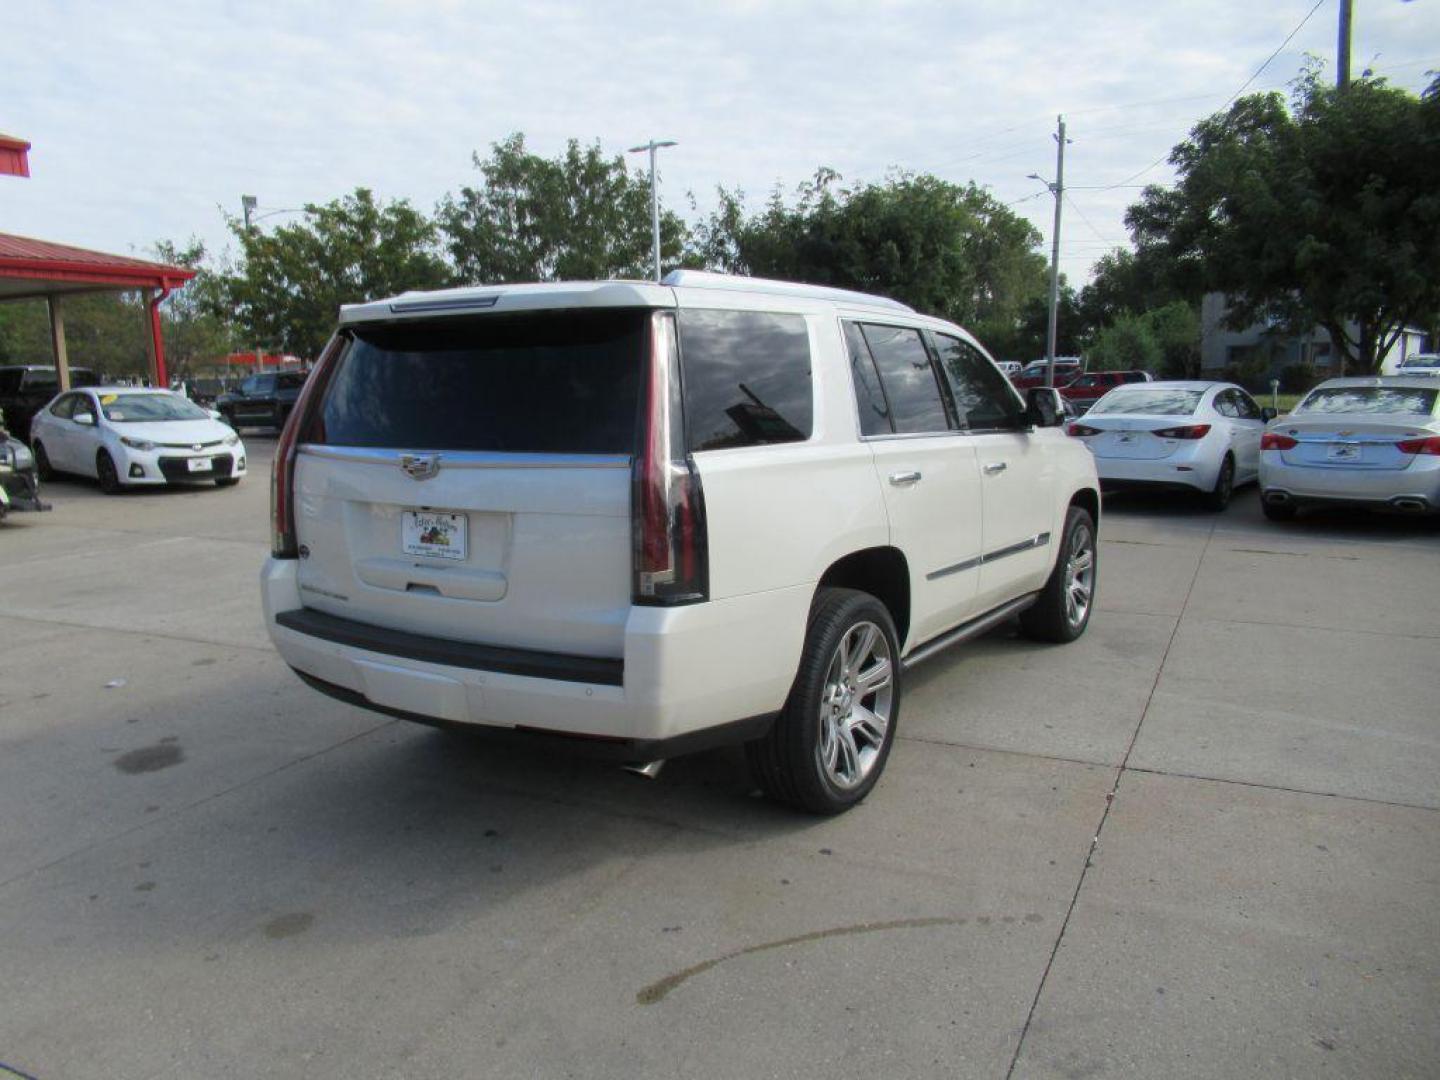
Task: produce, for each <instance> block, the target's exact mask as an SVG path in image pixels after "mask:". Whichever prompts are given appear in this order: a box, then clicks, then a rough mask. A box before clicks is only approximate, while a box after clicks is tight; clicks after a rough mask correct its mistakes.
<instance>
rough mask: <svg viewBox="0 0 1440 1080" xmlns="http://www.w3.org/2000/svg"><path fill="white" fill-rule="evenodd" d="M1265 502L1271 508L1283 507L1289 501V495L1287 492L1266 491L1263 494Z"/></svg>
mask: <svg viewBox="0 0 1440 1080" xmlns="http://www.w3.org/2000/svg"><path fill="white" fill-rule="evenodd" d="M1265 501H1266V502H1267V503H1269V504H1270V505H1271V506H1284V505H1285V504H1286V503H1288V502H1289V501H1290V493H1289V492H1288V491H1267V492H1265Z"/></svg>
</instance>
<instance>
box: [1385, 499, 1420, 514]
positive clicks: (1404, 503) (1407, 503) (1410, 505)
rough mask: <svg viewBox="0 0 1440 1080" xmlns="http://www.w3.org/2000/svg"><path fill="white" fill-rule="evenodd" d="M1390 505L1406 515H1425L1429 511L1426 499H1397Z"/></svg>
mask: <svg viewBox="0 0 1440 1080" xmlns="http://www.w3.org/2000/svg"><path fill="white" fill-rule="evenodd" d="M1390 505H1391V506H1393V507H1394V508H1395V509H1396V510H1399V511H1401V512H1402V513H1406V514H1423V513H1424V512H1425V511H1426V510H1428V509H1429V507H1428V506H1427V505H1426V503H1425V500H1424V499H1395V500H1393V501H1392V502H1391V503H1390Z"/></svg>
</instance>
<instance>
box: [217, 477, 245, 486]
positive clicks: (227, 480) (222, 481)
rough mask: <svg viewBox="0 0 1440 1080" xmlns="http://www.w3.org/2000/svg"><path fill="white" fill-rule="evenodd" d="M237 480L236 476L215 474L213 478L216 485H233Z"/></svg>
mask: <svg viewBox="0 0 1440 1080" xmlns="http://www.w3.org/2000/svg"><path fill="white" fill-rule="evenodd" d="M239 482H240V478H239V477H238V476H217V477H216V478H215V486H216V487H234V486H235V485H236V484H238V483H239Z"/></svg>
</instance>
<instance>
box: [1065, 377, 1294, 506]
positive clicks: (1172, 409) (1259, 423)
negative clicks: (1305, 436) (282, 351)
mask: <svg viewBox="0 0 1440 1080" xmlns="http://www.w3.org/2000/svg"><path fill="white" fill-rule="evenodd" d="M1274 415H1275V412H1274V410H1273V409H1262V408H1261V407H1260V406H1259V405H1257V404H1256V403H1255V399H1254V398H1252V397H1251V396H1250V395H1249V394H1247V393H1246V392H1245V391H1244V390H1242V389H1241V388H1240V387H1238V386H1235V385H1234V384H1232V383H1216V382H1180V381H1176V382H1150V383H1134V384H1131V385H1128V386H1119V387H1116V388H1115V389H1114V390H1111V391H1110V392H1109V393H1108V394H1106V395H1105V396H1104V397H1102V398H1101V399H1100V400H1099V401H1097V402H1096V403H1095V405H1094V407H1093V408H1091V410H1090V411H1089V412H1088V413H1086V414H1085V416H1084V418H1083V419H1082V420H1077V421H1075V422H1074V423H1072V424H1070V425H1069V427H1068V428H1067V430H1068V431H1069V432H1070V434H1071V435H1074V436H1075V437H1076V438H1078V439H1080V440H1081V441H1083V442H1084V443H1085V445H1086V446H1088V447H1089V448H1090V452H1091V453H1092V454H1094V455H1095V470H1096V472H1098V473H1099V474H1100V484H1101V487H1102V488H1104V489H1105V490H1110V491H1114V490H1128V489H1144V488H1153V489H1156V490H1162V491H1163V490H1171V491H1190V492H1199V493H1200V494H1201V495H1203V496H1204V497H1205V500H1206V503H1207V504H1208V505H1209V506H1210V508H1211V509H1212V510H1223V509H1225V507H1226V506H1228V505H1229V503H1230V495H1231V493H1232V492H1233V491H1234V490H1235V488H1236V487H1238V486H1239V485H1241V484H1248V483H1252V482H1254V481H1255V480H1256V479H1257V478H1258V477H1259V475H1260V436H1261V435H1262V434H1263V433H1264V431H1265V422H1266V421H1267V420H1269V419H1270V418H1271V417H1273V416H1274Z"/></svg>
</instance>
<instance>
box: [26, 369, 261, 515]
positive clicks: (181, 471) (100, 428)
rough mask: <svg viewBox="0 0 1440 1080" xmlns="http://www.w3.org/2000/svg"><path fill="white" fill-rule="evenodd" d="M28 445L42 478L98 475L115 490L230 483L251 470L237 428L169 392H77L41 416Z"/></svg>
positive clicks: (57, 401)
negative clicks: (191, 482)
mask: <svg viewBox="0 0 1440 1080" xmlns="http://www.w3.org/2000/svg"><path fill="white" fill-rule="evenodd" d="M30 445H31V447H32V448H33V449H34V451H35V464H36V466H37V467H38V469H39V470H40V475H41V477H42V478H44V477H46V476H48V475H49V474H51V473H52V472H68V473H77V474H79V475H81V476H93V477H95V478H96V479H97V480H99V481H100V487H101V489H102V490H104V491H105V492H106V493H108V494H112V495H113V494H115V493H116V492H118V491H120V490H122V489H124V488H127V487H132V486H134V487H139V486H145V485H163V484H169V483H174V482H176V481H181V480H213V481H215V483H216V484H217V485H218V486H220V487H229V486H230V485H231V484H237V483H239V482H240V478H241V477H243V476H244V475H245V445H244V444H243V443H242V442H241V441H240V436H239V435H236V434H235V431H234V429H232V428H231V427H230V426H229V425H228V424H224V423H222V422H221V421H219V420H216V419H214V418H213V417H212V416H211V415H210V414H209V413H208V412H206V411H205V410H204V409H202V408H200V407H199V406H198V405H195V404H194V403H193V402H191V401H190V400H189V399H188V398H185V397H182V396H181V395H179V394H175V393H171V392H170V391H169V390H152V389H148V388H145V387H129V386H96V387H87V388H86V389H84V390H71V391H70V392H68V393H64V394H61V395H60V396H58V397H57V398H55V400H53V401H52V402H50V404H49V405H47V406H45V408H44V409H42V410H40V412H38V413H36V414H35V419H34V420H33V421H32V422H31V425H30Z"/></svg>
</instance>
